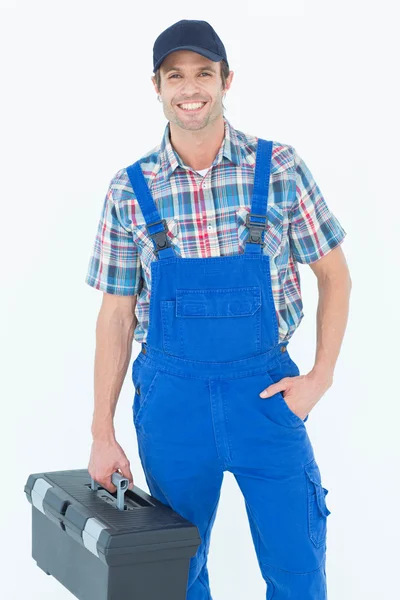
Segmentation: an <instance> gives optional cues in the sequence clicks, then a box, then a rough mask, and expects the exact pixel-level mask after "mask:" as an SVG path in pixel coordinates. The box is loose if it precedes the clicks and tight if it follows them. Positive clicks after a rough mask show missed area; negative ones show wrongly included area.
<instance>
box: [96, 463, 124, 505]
mask: <svg viewBox="0 0 400 600" xmlns="http://www.w3.org/2000/svg"><path fill="white" fill-rule="evenodd" d="M90 480H91V484H90V487H91V488H92V490H94V491H96V490H98V489H99V484H98V483H97V481H95V480H94V479H93V477H91V478H90ZM111 481H112V482H113V484H114V485H115V487H116V488H117V508H118V509H119V510H124V509H125V501H124V494H125V492H126V490H127V489H128V486H129V479H128V478H127V477H124V476H123V475H121V474H120V473H118V471H116V472H115V473H113V474H112V475H111Z"/></svg>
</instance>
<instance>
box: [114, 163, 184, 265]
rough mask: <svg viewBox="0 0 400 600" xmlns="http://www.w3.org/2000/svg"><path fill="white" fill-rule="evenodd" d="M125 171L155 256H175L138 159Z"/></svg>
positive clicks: (165, 226) (164, 222)
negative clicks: (151, 241)
mask: <svg viewBox="0 0 400 600" xmlns="http://www.w3.org/2000/svg"><path fill="white" fill-rule="evenodd" d="M126 172H127V173H128V177H129V179H130V182H131V186H132V189H133V191H134V193H135V196H136V199H137V201H138V202H139V206H140V208H141V210H142V213H143V217H144V220H145V222H146V229H147V232H148V234H149V235H150V237H151V239H152V240H153V244H154V252H155V254H156V257H157V258H171V257H173V256H176V254H175V251H174V249H173V248H172V247H171V244H170V241H169V237H168V236H167V231H168V228H167V223H166V221H165V219H161V217H160V213H159V212H158V210H157V207H156V204H155V202H154V200H153V196H152V195H151V192H150V190H149V186H148V185H147V181H146V179H145V177H144V175H143V171H142V169H141V167H140V164H139V161H136V162H135V163H133V164H132V165H130V166H129V167H126Z"/></svg>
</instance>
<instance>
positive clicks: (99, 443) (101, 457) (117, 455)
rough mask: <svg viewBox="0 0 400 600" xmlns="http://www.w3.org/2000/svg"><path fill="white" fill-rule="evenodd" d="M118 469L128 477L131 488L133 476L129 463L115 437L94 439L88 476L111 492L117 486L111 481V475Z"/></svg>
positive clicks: (130, 487)
mask: <svg viewBox="0 0 400 600" xmlns="http://www.w3.org/2000/svg"><path fill="white" fill-rule="evenodd" d="M118 470H119V471H120V472H121V475H122V476H123V477H126V478H127V479H129V489H132V488H133V476H132V473H131V470H130V463H129V460H128V458H127V456H126V454H125V452H124V451H123V450H122V448H121V446H120V445H119V444H118V442H117V441H116V440H115V439H107V440H106V439H94V440H93V443H92V449H91V452H90V460H89V466H88V471H89V474H90V476H91V477H93V479H94V480H95V481H97V483H99V484H100V485H101V486H102V487H104V488H105V489H106V490H108V491H109V492H111V493H113V492H115V491H116V490H117V488H116V487H115V485H114V484H113V483H112V481H111V475H113V473H115V472H116V471H118Z"/></svg>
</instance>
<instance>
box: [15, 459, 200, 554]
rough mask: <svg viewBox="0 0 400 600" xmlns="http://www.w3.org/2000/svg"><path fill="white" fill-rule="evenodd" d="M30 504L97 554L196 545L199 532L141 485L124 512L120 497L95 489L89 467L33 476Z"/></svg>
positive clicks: (28, 487)
mask: <svg viewBox="0 0 400 600" xmlns="http://www.w3.org/2000/svg"><path fill="white" fill-rule="evenodd" d="M24 491H25V494H26V496H27V498H28V500H29V502H30V503H31V504H32V505H33V506H35V507H36V508H38V509H39V510H41V512H42V513H43V514H45V515H46V516H47V517H48V518H50V519H51V520H53V521H55V522H56V523H58V524H59V525H60V526H61V527H62V529H64V530H65V531H66V532H67V533H69V534H70V535H72V536H73V537H75V538H76V539H77V540H78V541H81V540H82V542H83V543H84V545H85V546H86V547H87V548H88V549H89V550H91V551H92V552H93V553H94V554H97V555H99V553H101V554H103V555H105V556H106V555H110V554H114V555H115V554H127V553H131V552H134V551H137V550H141V551H145V550H150V551H151V550H154V549H166V548H181V547H184V546H190V547H192V548H193V546H198V545H199V544H200V542H201V538H200V536H199V532H198V529H197V527H196V526H195V525H193V523H191V522H190V521H187V520H186V519H185V518H183V517H182V516H181V515H179V514H178V513H176V512H175V511H174V510H172V509H171V507H169V506H167V505H165V504H163V503H162V502H159V501H158V500H157V499H156V498H154V497H153V496H150V495H149V494H147V493H146V492H144V491H143V490H141V489H140V488H138V487H137V486H134V488H133V490H127V491H126V492H125V507H126V509H125V510H119V509H118V508H117V506H116V495H115V494H111V493H110V492H108V491H107V490H105V489H104V488H102V487H99V489H98V490H96V491H94V490H93V489H92V488H91V477H90V474H89V472H88V470H87V469H76V470H70V471H51V472H46V473H35V474H31V475H29V477H28V480H27V482H26V485H25V488H24Z"/></svg>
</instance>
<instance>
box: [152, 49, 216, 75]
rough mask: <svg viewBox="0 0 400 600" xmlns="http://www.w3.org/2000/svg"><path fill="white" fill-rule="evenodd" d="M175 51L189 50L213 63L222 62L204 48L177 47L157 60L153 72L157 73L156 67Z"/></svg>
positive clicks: (213, 53)
mask: <svg viewBox="0 0 400 600" xmlns="http://www.w3.org/2000/svg"><path fill="white" fill-rule="evenodd" d="M177 50H191V51H192V52H197V54H201V55H202V56H205V57H206V58H209V59H210V60H213V61H214V62H219V61H220V60H222V56H220V55H219V54H216V53H215V52H210V50H205V49H204V48H199V47H198V46H178V47H177V48H172V50H169V51H168V52H166V53H165V54H164V56H162V57H161V58H159V59H158V61H157V62H156V64H155V65H154V72H155V71H157V69H158V67H159V66H160V65H161V63H162V62H163V60H164V59H165V58H166V57H167V56H168V55H169V54H171V53H172V52H176V51H177Z"/></svg>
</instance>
